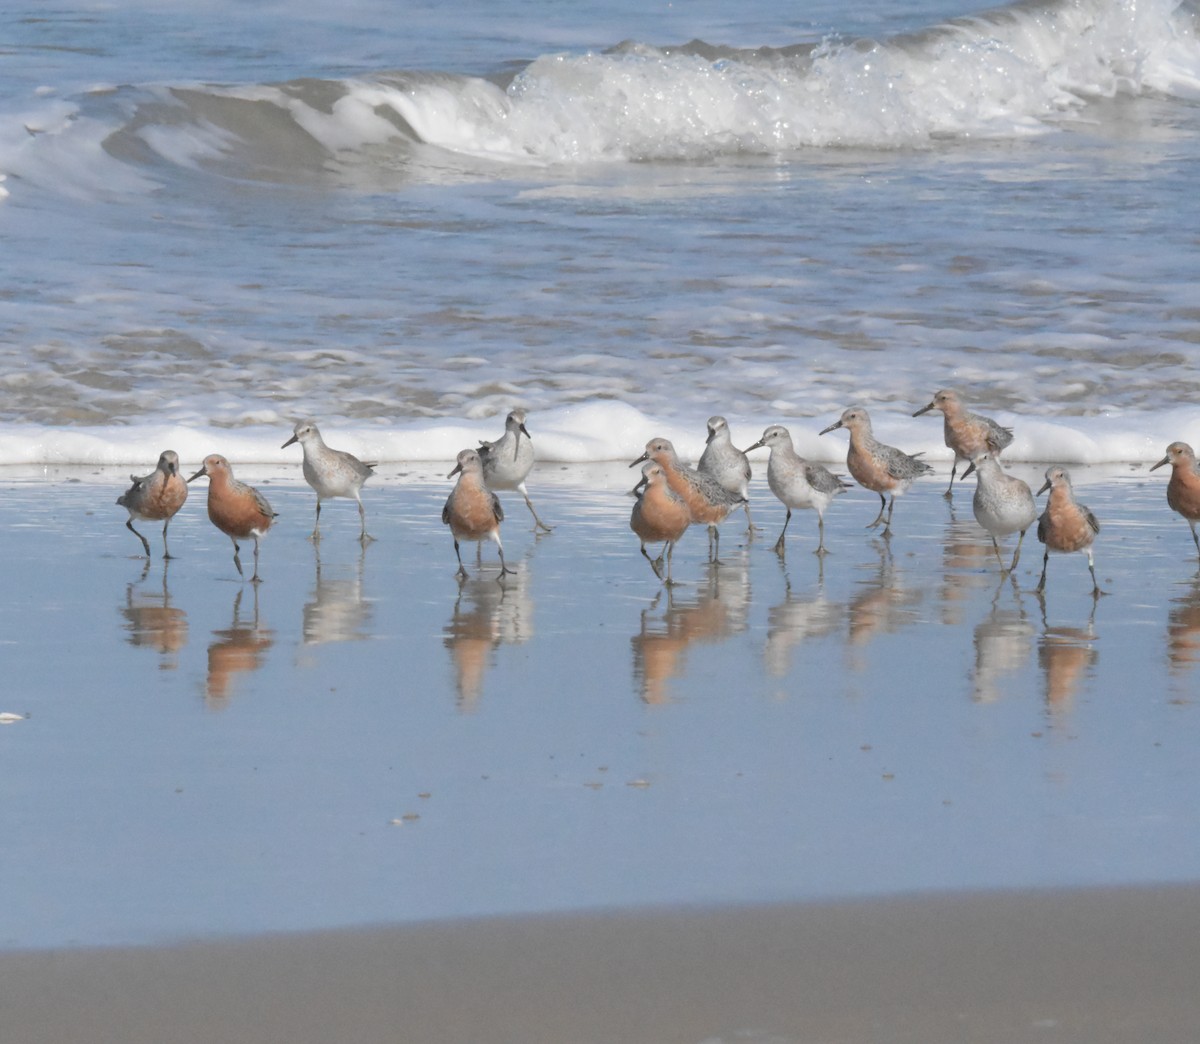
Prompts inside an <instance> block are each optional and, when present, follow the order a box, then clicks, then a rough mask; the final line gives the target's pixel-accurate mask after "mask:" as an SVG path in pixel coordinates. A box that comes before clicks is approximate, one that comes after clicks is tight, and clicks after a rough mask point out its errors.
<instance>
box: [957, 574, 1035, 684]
mask: <svg viewBox="0 0 1200 1044" xmlns="http://www.w3.org/2000/svg"><path fill="white" fill-rule="evenodd" d="M1005 586H1006V581H1005V579H1004V578H1001V580H1000V583H999V584H998V585H997V587H996V594H995V597H993V599H992V611H991V612H990V613H988V615H987V616H985V617H984V618H983V619H982V620H981V621H980V622H979V623H978V624H976V625H975V635H974V645H975V670H974V672H973V673H972V676H971V677H972V683H973V688H974V696H975V699H976V700H977V701H978V702H980V703H991V702H993V701H994V700H998V699H1000V698H1001V697H1002V696H1004V695H1005V689H1006V687H1007V686H1008V683H1009V680H1010V679H1011V678H1012V677H1013V676H1014V675H1015V674H1017V673H1018V672H1019V671H1021V670H1022V669H1023V668H1024V667H1026V666H1027V665H1028V664H1029V661H1030V657H1031V656H1032V655H1033V645H1034V639H1035V637H1036V635H1037V628H1036V626H1035V624H1034V622H1033V621H1032V620H1030V619H1029V614H1028V612H1026V610H1025V606H1024V605H1023V604H1022V602H1021V595H1020V592H1019V591H1018V590H1017V585H1016V582H1015V581H1011V586H1012V591H1013V601H1012V604H1011V605H1008V606H1005V605H1002V604H1001V596H1002V594H1003V592H1004V588H1005Z"/></svg>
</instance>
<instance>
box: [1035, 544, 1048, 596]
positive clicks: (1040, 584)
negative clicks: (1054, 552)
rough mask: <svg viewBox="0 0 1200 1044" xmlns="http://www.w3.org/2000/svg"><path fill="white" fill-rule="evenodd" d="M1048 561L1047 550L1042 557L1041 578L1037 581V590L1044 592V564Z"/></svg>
mask: <svg viewBox="0 0 1200 1044" xmlns="http://www.w3.org/2000/svg"><path fill="white" fill-rule="evenodd" d="M1049 561H1050V551H1049V550H1047V551H1046V553H1045V554H1044V555H1042V578H1041V579H1040V580H1039V581H1038V585H1037V590H1038V591H1044V590H1045V589H1046V563H1047V562H1049Z"/></svg>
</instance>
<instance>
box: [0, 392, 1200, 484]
mask: <svg viewBox="0 0 1200 1044" xmlns="http://www.w3.org/2000/svg"><path fill="white" fill-rule="evenodd" d="M516 404H517V402H516V400H514V402H513V405H516ZM780 405H783V404H780ZM869 408H870V412H871V418H872V422H873V426H874V430H875V434H876V436H877V437H878V438H879V439H880V440H881V441H883V442H886V443H889V444H891V445H895V446H899V447H900V448H902V449H904V450H905V451H906V452H910V453H917V452H922V453H924V454H926V456H927V458H928V459H930V460H933V461H943V462H944V461H949V460H950V459H951V458H950V452H949V450H947V449H946V447H945V445H944V444H943V442H942V425H941V423H940V414H931V415H928V416H925V417H917V418H914V417H911V416H909V415H908V413H906V412H901V411H899V410H896V409H894V408H888V407H884V406H877V405H876V406H870V407H869ZM988 412H989V413H990V415H991V416H993V417H994V418H995V419H996V420H997V421H999V422H1000V423H1001V424H1004V425H1007V426H1010V427H1012V428H1013V430H1014V432H1015V438H1014V441H1013V443H1012V445H1011V446H1009V447H1008V449H1006V450H1005V453H1004V456H1005V459H1006V460H1009V461H1014V462H1016V461H1025V462H1047V461H1054V462H1061V463H1064V464H1109V463H1116V462H1138V461H1142V462H1145V461H1156V460H1158V459H1159V458H1160V457H1161V456H1162V453H1163V450H1164V449H1165V447H1166V446H1167V444H1168V443H1170V442H1173V441H1175V440H1177V439H1178V440H1182V441H1185V442H1190V443H1192V444H1193V445H1195V446H1200V417H1197V415H1196V413H1195V411H1194V410H1190V409H1183V408H1180V409H1176V410H1169V411H1164V412H1161V413H1156V414H1142V413H1129V414H1126V415H1121V414H1117V415H1113V416H1108V417H1088V418H1070V419H1056V420H1052V421H1051V420H1043V419H1040V418H1034V417H1025V416H1020V415H1016V414H1013V413H1009V412H1005V411H988ZM839 413H840V410H834V411H831V413H830V414H828V415H822V416H811V415H810V416H795V415H789V411H788V410H787V409H784V410H781V411H780V412H779V413H775V414H770V415H763V416H757V417H749V416H741V415H734V414H730V415H728V419H729V422H730V427H731V430H732V431H733V434H734V441H735V444H740V445H743V446H746V445H750V444H751V443H752V442H755V441H757V439H758V438H759V436H760V435H761V434H762V431H763V429H764V428H765V427H767V426H768V425H770V424H783V425H784V426H786V427H787V428H788V429H789V430H790V431H791V433H792V436H793V439H794V440H795V443H796V448H797V450H798V451H799V452H800V453H801V454H802V455H804V456H806V457H809V458H810V459H813V460H819V461H824V462H826V463H838V462H844V460H845V456H846V441H847V440H846V435H845V433H844V432H840V431H835V432H831V433H829V434H827V435H824V436H822V435H819V434H818V433H819V432H820V431H821V429H822V428H824V427H826V426H827V425H829V424H831V423H832V422H833V421H835V420H836V419H837V417H838V415H839ZM317 419H318V422H319V423H321V424H322V428H323V430H324V434H325V436H326V438H327V440H328V441H329V443H330V444H331V445H333V446H336V447H337V448H339V449H345V450H348V451H349V452H351V453H354V454H355V455H356V456H358V457H361V458H362V459H364V460H370V461H383V462H401V463H403V462H412V463H430V462H444V461H451V460H453V459H454V457H455V456H456V455H457V453H458V451H459V450H461V449H463V448H464V447H468V446H472V447H473V446H475V445H477V444H478V443H479V441H480V440H485V439H495V438H498V437H499V436H500V435H501V434H502V433H503V430H504V420H503V415H502V414H496V415H492V416H490V417H487V418H481V419H465V418H464V419H448V420H438V421H411V422H408V423H404V424H398V425H395V426H393V427H387V428H380V427H377V426H372V427H363V426H358V425H355V424H353V423H352V422H339V421H336V420H334V421H325V420H322V419H320V418H317ZM707 419H708V415H704V416H701V415H699V414H697V415H696V416H695V417H691V418H687V419H680V418H674V419H668V420H663V419H655V418H653V417H650V416H647V415H646V414H644V413H642V412H641V411H639V410H636V409H634V408H633V407H632V406H628V405H625V404H623V403H618V402H595V403H587V404H584V405H579V406H568V407H560V408H555V409H550V410H546V411H542V412H532V413H531V414H530V416H529V420H528V421H527V427H528V428H529V430H530V434H531V435H532V437H533V439H534V444H535V446H536V447H537V453H538V458H539V459H540V460H542V461H546V462H552V461H558V462H563V463H579V464H583V463H598V462H604V461H629V460H633V458H634V457H636V456H638V455H640V454H641V452H642V449H643V447H644V446H645V444H646V442H648V441H649V440H650V439H651V438H654V437H659V436H661V437H665V438H668V439H670V440H671V441H672V442H673V443H674V444H675V447H676V449H677V450H678V451H679V453H680V456H681V457H683V458H684V459H685V460H690V461H696V460H698V459H699V457H700V454H701V453H702V452H703V451H704V439H705V435H706V430H705V422H706V421H707ZM290 433H291V422H290V421H289V420H287V419H286V418H283V417H274V418H271V423H269V424H260V425H250V426H246V427H239V428H234V429H228V428H213V427H205V426H199V425H196V426H192V425H164V424H153V423H152V424H145V425H119V426H117V425H114V426H107V427H72V428H59V427H55V428H42V427H37V426H33V425H15V424H8V425H0V466H4V465H60V464H95V465H104V466H109V465H122V466H129V467H131V468H138V467H142V468H145V467H150V466H152V465H153V463H154V461H155V460H156V459H157V457H158V454H159V453H160V452H161V451H162V450H164V449H168V448H169V449H174V450H175V451H176V452H177V453H179V455H180V456H181V457H182V458H183V459H184V460H185V461H200V460H202V459H203V458H204V457H205V456H206V455H208V454H209V453H222V454H224V455H225V456H226V457H228V458H229V459H230V460H234V461H240V462H244V463H255V464H286V463H294V462H295V461H297V460H298V459H299V456H298V451H297V450H296V448H295V447H294V446H292V447H289V448H287V449H284V448H283V447H282V444H283V442H284V441H285V440H286V439H287V438H288V437H289V436H290ZM755 457H759V458H761V459H762V460H765V459H766V451H760V452H759V453H756V454H755Z"/></svg>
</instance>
